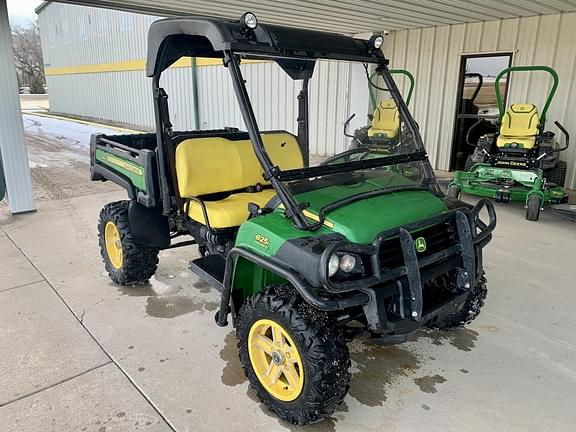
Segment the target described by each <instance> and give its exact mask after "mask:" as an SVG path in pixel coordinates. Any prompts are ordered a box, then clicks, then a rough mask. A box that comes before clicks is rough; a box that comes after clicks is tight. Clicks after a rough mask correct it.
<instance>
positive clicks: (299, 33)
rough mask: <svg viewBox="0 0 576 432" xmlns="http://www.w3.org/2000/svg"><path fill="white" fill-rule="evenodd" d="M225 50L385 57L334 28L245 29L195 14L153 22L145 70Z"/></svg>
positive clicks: (343, 57)
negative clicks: (328, 31) (332, 31)
mask: <svg viewBox="0 0 576 432" xmlns="http://www.w3.org/2000/svg"><path fill="white" fill-rule="evenodd" d="M226 50H232V51H234V52H236V53H238V54H244V55H246V56H247V57H260V56H264V57H280V58H281V57H284V58H294V59H301V60H308V61H314V60H315V59H321V58H323V59H333V60H349V61H362V62H367V63H381V62H383V61H385V59H384V55H383V54H382V51H380V50H379V49H375V48H373V47H372V46H371V44H370V43H369V42H368V41H366V40H362V39H356V38H352V37H349V36H344V35H341V34H337V33H326V32H320V31H315V30H304V29H298V28H290V27H282V26H275V25H266V24H259V25H258V26H257V27H256V28H255V29H254V30H244V29H243V28H242V26H241V24H240V22H239V21H231V20H226V19H222V18H213V17H199V16H194V17H182V18H167V19H161V20H158V21H155V22H154V23H152V25H151V26H150V30H149V32H148V59H147V64H146V75H148V76H154V75H156V74H160V73H162V71H164V70H165V69H167V68H168V67H169V66H170V65H171V64H173V63H174V62H176V61H177V60H178V59H180V58H181V57H207V58H222V57H223V56H224V54H223V51H226ZM279 63H280V61H279Z"/></svg>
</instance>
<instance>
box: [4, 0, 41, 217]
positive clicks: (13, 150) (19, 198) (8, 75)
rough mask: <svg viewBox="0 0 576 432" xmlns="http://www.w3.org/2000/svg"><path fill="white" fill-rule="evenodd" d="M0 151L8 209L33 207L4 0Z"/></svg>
mask: <svg viewBox="0 0 576 432" xmlns="http://www.w3.org/2000/svg"><path fill="white" fill-rule="evenodd" d="M0 153H1V154H2V160H3V167H4V176H5V178H6V192H7V195H8V206H9V208H10V211H11V212H12V213H23V212H28V211H32V210H34V196H33V194H32V178H31V176H30V166H29V165H28V151H27V149H26V142H25V140H24V127H23V125H22V114H21V112H20V100H19V97H18V80H17V79H16V69H15V66H14V57H13V51H12V37H11V34H10V25H9V21H8V8H7V6H6V0H0Z"/></svg>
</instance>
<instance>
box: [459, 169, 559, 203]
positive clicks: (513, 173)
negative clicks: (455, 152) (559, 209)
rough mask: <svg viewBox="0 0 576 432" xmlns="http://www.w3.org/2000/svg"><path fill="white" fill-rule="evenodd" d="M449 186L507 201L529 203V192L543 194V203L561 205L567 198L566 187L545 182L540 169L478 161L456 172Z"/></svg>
mask: <svg viewBox="0 0 576 432" xmlns="http://www.w3.org/2000/svg"><path fill="white" fill-rule="evenodd" d="M448 187H449V188H451V187H458V188H459V189H460V192H462V193H466V194H470V195H476V196H480V197H484V198H493V199H494V200H495V201H497V202H505V203H506V202H509V201H522V202H527V200H528V197H529V196H530V195H538V196H540V199H541V203H542V205H544V204H561V203H563V202H566V201H567V200H568V194H567V193H566V191H565V190H564V188H562V187H560V186H557V185H554V186H552V185H550V186H548V185H546V183H545V182H544V179H543V173H542V170H541V169H534V170H522V169H510V168H502V167H494V166H491V165H489V164H483V163H478V164H476V165H474V166H473V167H472V168H471V170H470V171H469V172H466V171H456V172H455V173H454V180H452V182H451V183H450V185H449V186H448Z"/></svg>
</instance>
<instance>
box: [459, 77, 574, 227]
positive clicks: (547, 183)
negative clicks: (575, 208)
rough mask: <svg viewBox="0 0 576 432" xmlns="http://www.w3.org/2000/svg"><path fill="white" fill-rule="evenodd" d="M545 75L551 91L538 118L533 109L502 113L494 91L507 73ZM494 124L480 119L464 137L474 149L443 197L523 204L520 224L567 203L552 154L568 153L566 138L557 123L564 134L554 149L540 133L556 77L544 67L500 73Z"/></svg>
mask: <svg viewBox="0 0 576 432" xmlns="http://www.w3.org/2000/svg"><path fill="white" fill-rule="evenodd" d="M532 71H543V72H547V73H548V74H549V75H550V76H551V77H552V86H551V88H550V91H549V94H548V97H547V99H546V102H545V104H544V107H543V108H542V111H541V112H540V114H539V113H538V109H537V108H536V106H535V105H534V104H530V103H513V104H511V105H510V107H509V108H508V110H505V109H504V102H503V100H502V95H501V92H500V80H501V79H502V77H503V76H505V75H507V74H510V73H512V72H532ZM494 84H495V90H496V101H497V103H498V110H499V121H497V122H496V123H492V122H490V121H487V120H486V119H484V118H480V119H479V120H478V121H477V122H476V123H475V124H474V126H472V127H471V128H470V129H469V130H468V132H467V136H466V141H467V143H468V144H470V145H472V146H475V147H476V149H475V151H474V153H473V154H472V155H470V156H469V160H468V161H467V163H466V166H467V167H468V168H469V169H468V171H456V172H455V173H454V180H453V181H452V182H451V183H450V185H449V186H448V196H450V197H452V198H459V197H460V195H461V194H462V193H467V194H471V195H477V196H481V197H485V198H493V199H494V200H495V201H496V202H502V203H508V202H510V201H522V202H525V203H526V219H528V220H531V221H536V220H538V218H539V216H540V211H541V209H542V206H543V205H544V204H560V203H564V202H566V201H567V200H568V194H567V193H566V191H565V190H564V188H563V186H564V182H565V179H566V162H564V161H561V160H560V159H559V158H558V153H559V152H561V151H564V150H566V149H567V148H568V145H569V142H570V135H569V133H568V131H567V130H566V129H565V128H564V127H563V126H562V125H561V124H560V123H559V122H558V121H555V122H554V124H555V125H556V126H557V127H558V129H559V130H560V131H561V132H562V134H563V135H564V139H565V143H564V145H563V146H560V145H559V143H558V142H557V141H556V139H555V138H554V133H553V132H551V131H546V129H545V127H546V116H547V114H548V109H549V107H550V104H551V102H552V99H553V98H554V95H555V93H556V89H557V88H558V74H557V73H556V71H555V70H554V69H552V68H550V67H548V66H514V67H510V68H507V69H504V70H503V71H502V72H500V73H499V74H498V76H497V77H496V80H495V83H494Z"/></svg>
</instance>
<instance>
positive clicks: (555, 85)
mask: <svg viewBox="0 0 576 432" xmlns="http://www.w3.org/2000/svg"><path fill="white" fill-rule="evenodd" d="M535 71H542V72H547V73H549V74H550V76H551V77H552V88H551V89H550V92H549V93H548V98H547V99H546V103H545V104H544V108H543V109H542V112H541V113H540V125H541V126H540V127H541V129H542V130H544V127H545V124H546V114H548V108H549V107H550V104H551V103H552V99H553V98H554V95H555V94H556V90H557V89H558V81H559V79H558V73H557V72H556V71H555V70H554V69H552V68H551V67H549V66H512V67H509V68H506V69H504V70H503V71H502V72H500V73H499V74H498V76H497V77H496V80H495V81H494V87H495V91H496V102H497V103H498V112H499V113H500V119H502V117H503V116H504V113H505V112H506V110H505V107H504V101H503V99H502V94H501V93H500V80H501V79H502V77H503V76H504V75H507V74H509V73H511V72H535Z"/></svg>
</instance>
